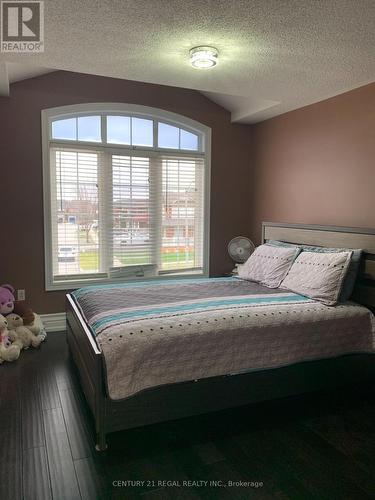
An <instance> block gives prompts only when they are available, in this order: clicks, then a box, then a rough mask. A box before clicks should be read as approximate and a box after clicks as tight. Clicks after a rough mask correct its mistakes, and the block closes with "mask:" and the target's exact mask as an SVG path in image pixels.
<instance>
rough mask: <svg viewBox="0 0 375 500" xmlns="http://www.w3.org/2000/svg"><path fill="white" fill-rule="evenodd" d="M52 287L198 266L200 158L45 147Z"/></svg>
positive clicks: (200, 260)
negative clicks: (66, 282)
mask: <svg viewBox="0 0 375 500" xmlns="http://www.w3.org/2000/svg"><path fill="white" fill-rule="evenodd" d="M50 155H51V159H50V169H51V172H50V178H51V227H52V261H53V275H54V279H55V280H57V281H62V280H68V279H76V278H78V279H82V278H83V279H84V278H98V277H103V278H109V277H126V276H129V277H131V276H132V275H134V276H153V275H157V274H158V273H169V272H176V271H183V270H200V269H202V266H203V212H204V210H203V204H204V159H203V158H202V157H199V156H196V157H193V156H192V157H189V156H187V155H184V154H181V155H180V154H175V155H166V154H162V153H157V152H147V153H146V152H145V151H143V152H139V153H138V152H137V153H131V152H128V151H127V152H124V154H118V152H111V150H110V149H108V148H100V147H98V148H95V149H94V148H79V147H75V146H69V145H64V146H59V145H56V144H55V145H51V147H50Z"/></svg>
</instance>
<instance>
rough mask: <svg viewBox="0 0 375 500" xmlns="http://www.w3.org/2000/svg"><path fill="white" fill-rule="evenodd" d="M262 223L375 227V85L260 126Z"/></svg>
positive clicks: (258, 213)
mask: <svg viewBox="0 0 375 500" xmlns="http://www.w3.org/2000/svg"><path fill="white" fill-rule="evenodd" d="M252 137H253V141H254V156H253V160H252V163H253V169H254V172H253V175H254V177H253V183H254V184H253V185H254V196H253V212H252V234H253V237H254V238H255V239H256V240H257V241H258V242H259V239H260V227H261V226H260V223H261V221H263V220H267V221H275V222H301V223H310V224H314V223H315V224H332V225H342V226H362V227H375V83H372V84H370V85H367V86H365V87H361V88H359V89H356V90H353V91H351V92H347V93H345V94H342V95H339V96H337V97H334V98H332V99H328V100H326V101H322V102H320V103H317V104H313V105H311V106H307V107H305V108H301V109H298V110H296V111H292V112H290V113H286V114H284V115H281V116H279V117H276V118H273V119H270V120H267V121H265V122H263V123H260V124H258V125H255V126H254V127H252Z"/></svg>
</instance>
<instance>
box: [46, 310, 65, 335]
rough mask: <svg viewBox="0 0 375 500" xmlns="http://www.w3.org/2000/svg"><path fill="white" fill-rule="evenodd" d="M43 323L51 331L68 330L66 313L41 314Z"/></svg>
mask: <svg viewBox="0 0 375 500" xmlns="http://www.w3.org/2000/svg"><path fill="white" fill-rule="evenodd" d="M40 317H41V319H42V321H43V324H44V326H45V328H46V330H47V333H49V332H62V331H64V330H66V314H65V313H64V312H62V313H54V314H41V315H40Z"/></svg>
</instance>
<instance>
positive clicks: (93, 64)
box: [0, 0, 375, 123]
mask: <svg viewBox="0 0 375 500" xmlns="http://www.w3.org/2000/svg"><path fill="white" fill-rule="evenodd" d="M44 24H45V51H44V53H41V54H35V55H30V54H9V53H7V54H5V53H2V54H1V55H0V62H3V63H4V62H10V63H17V65H18V70H17V71H18V73H19V74H18V76H16V75H15V74H13V77H12V78H13V80H16V79H21V78H19V76H20V74H21V73H22V71H21V69H22V67H24V68H26V70H28V71H29V73H28V74H29V75H30V76H34V75H33V74H32V68H30V66H33V67H35V71H36V72H38V71H39V72H43V71H48V68H54V69H64V70H69V71H77V72H82V73H89V74H96V75H103V76H111V77H117V78H124V79H128V80H137V81H143V82H152V83H160V84H164V85H171V86H178V87H187V88H191V89H196V90H199V91H201V92H203V93H204V94H205V95H207V96H208V97H209V98H210V99H212V100H214V101H215V102H217V103H219V104H220V105H222V106H224V107H225V108H227V109H228V110H230V111H231V112H232V120H233V121H235V122H241V123H253V122H257V121H261V120H264V119H266V118H269V117H271V116H275V115H278V114H281V113H284V112H286V111H289V110H292V109H296V108H298V107H301V106H304V105H307V104H311V103H313V102H317V101H320V100H322V99H325V98H327V97H331V96H334V95H337V94H339V93H342V92H345V91H347V90H350V89H353V88H356V87H359V86H362V85H365V84H366V83H370V82H372V81H375V50H374V48H375V1H374V0H355V1H354V0H326V1H314V0H231V1H229V0H201V1H196V0H195V1H193V0H183V1H182V0H168V1H167V0H122V1H120V0H112V1H109V0H101V1H100V2H97V1H93V0H80V1H79V2H78V1H76V0H64V1H63V2H62V1H61V0H49V1H48V2H47V1H46V2H45V23H44ZM202 44H203V45H213V46H215V47H216V48H217V49H218V50H219V53H220V62H219V64H218V66H217V67H215V68H213V69H211V70H207V71H204V70H203V71H202V70H196V69H193V68H192V67H191V66H190V64H189V60H188V51H189V49H190V48H191V47H194V46H197V45H202ZM20 65H21V67H20ZM3 66H4V65H3ZM12 71H13V73H16V72H17V71H15V70H12V69H11V65H9V66H8V72H9V73H11V72H12ZM0 74H1V71H0ZM24 75H25V72H24V73H23V77H24ZM0 78H1V77H0ZM3 79H4V76H3Z"/></svg>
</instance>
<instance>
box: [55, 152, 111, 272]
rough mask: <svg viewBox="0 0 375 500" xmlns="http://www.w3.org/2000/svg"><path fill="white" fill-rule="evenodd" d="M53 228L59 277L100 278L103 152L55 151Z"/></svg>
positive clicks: (56, 268) (56, 270) (56, 267)
mask: <svg viewBox="0 0 375 500" xmlns="http://www.w3.org/2000/svg"><path fill="white" fill-rule="evenodd" d="M50 153H51V160H50V165H51V184H52V186H51V208H52V210H51V227H52V261H53V274H54V276H56V277H61V276H74V275H88V274H98V273H99V272H100V271H101V269H100V253H99V224H98V222H99V217H100V214H99V212H100V211H99V185H98V182H99V172H100V169H101V164H102V163H103V155H102V154H101V153H100V151H90V150H85V149H78V148H71V147H70V148H58V147H52V148H51V150H50Z"/></svg>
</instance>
